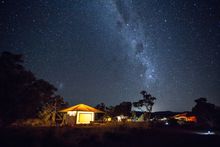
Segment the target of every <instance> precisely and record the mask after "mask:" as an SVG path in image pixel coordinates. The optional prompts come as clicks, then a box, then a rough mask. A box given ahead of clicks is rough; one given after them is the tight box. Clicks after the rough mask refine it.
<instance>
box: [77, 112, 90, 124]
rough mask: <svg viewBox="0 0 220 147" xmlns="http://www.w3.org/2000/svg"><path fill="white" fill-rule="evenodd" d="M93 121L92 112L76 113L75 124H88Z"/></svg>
mask: <svg viewBox="0 0 220 147" xmlns="http://www.w3.org/2000/svg"><path fill="white" fill-rule="evenodd" d="M91 121H94V112H86V111H78V112H77V121H76V124H90V122H91Z"/></svg>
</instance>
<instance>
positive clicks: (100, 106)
mask: <svg viewBox="0 0 220 147" xmlns="http://www.w3.org/2000/svg"><path fill="white" fill-rule="evenodd" d="M95 108H96V109H98V110H101V111H103V112H106V106H105V104H104V103H100V104H98V105H96V106H95Z"/></svg>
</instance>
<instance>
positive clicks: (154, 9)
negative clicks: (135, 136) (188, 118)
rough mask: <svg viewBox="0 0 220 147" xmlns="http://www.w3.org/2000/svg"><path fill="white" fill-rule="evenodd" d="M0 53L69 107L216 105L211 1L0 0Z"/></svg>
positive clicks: (214, 4)
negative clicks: (19, 58)
mask: <svg viewBox="0 0 220 147" xmlns="http://www.w3.org/2000/svg"><path fill="white" fill-rule="evenodd" d="M0 6H1V8H0V33H1V41H0V51H4V50H6V51H11V52H15V53H22V54H23V55H24V57H25V63H24V65H25V67H26V68H27V69H29V70H31V71H33V72H34V74H35V75H36V76H37V77H38V78H43V79H45V80H47V81H49V82H50V83H52V84H54V85H55V86H56V87H57V88H58V93H59V94H60V95H62V96H63V97H64V98H65V100H66V101H68V102H69V103H70V104H77V103H86V104H89V105H96V104H97V103H100V102H104V103H106V104H107V105H116V104H119V103H120V102H122V101H131V102H133V101H137V100H138V99H140V98H141V95H140V94H139V93H140V91H141V90H147V91H148V92H150V93H151V94H152V95H153V96H155V97H157V101H156V104H155V106H154V110H175V111H183V110H190V109H191V108H192V106H193V105H194V104H195V103H194V99H196V98H198V97H207V98H208V101H210V102H212V103H216V104H217V105H220V99H219V96H220V91H219V89H220V77H219V76H220V67H219V66H220V57H219V56H220V53H219V50H220V41H219V38H220V21H219V20H220V18H219V14H220V12H219V11H220V4H219V2H218V1H217V0H213V1H205V0H201V1H197V0H191V1H186V0H167V1H164V0H155V1H148V0H106V1H103V0H92V1H89V0H75V1H72V0H65V1H60V0H36V1H30V0H19V1H16V0H2V1H1V2H0Z"/></svg>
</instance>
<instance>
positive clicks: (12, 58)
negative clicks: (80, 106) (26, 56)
mask: <svg viewBox="0 0 220 147" xmlns="http://www.w3.org/2000/svg"><path fill="white" fill-rule="evenodd" d="M23 62H24V61H23V56H22V55H21V54H13V53H10V52H2V53H1V55H0V98H1V103H0V121H1V122H2V123H3V124H4V123H5V124H7V123H10V122H12V121H14V120H16V119H23V118H30V117H32V118H33V117H36V116H37V114H38V112H39V111H40V110H41V108H42V107H43V105H45V104H49V103H50V104H51V103H54V102H55V101H56V103H59V104H60V105H61V104H64V101H63V98H61V97H60V96H58V95H57V94H56V91H57V89H56V88H55V87H54V86H53V85H52V84H50V83H49V82H47V81H45V80H43V79H37V78H36V77H35V76H34V74H33V73H32V72H31V71H29V70H27V69H25V67H24V66H23V65H22V64H23ZM56 99H59V102H57V100H56Z"/></svg>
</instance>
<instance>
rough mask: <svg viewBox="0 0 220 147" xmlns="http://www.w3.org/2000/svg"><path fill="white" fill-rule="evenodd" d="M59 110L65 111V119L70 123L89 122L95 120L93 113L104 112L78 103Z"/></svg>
mask: <svg viewBox="0 0 220 147" xmlns="http://www.w3.org/2000/svg"><path fill="white" fill-rule="evenodd" d="M59 112H63V113H66V115H67V118H66V119H67V120H68V122H70V121H71V124H90V123H91V122H93V121H94V120H95V113H104V112H102V111H100V110H98V109H95V108H93V107H91V106H88V105H85V104H78V105H75V106H72V107H69V108H66V109H63V110H61V111H59ZM68 122H67V123H68Z"/></svg>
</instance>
